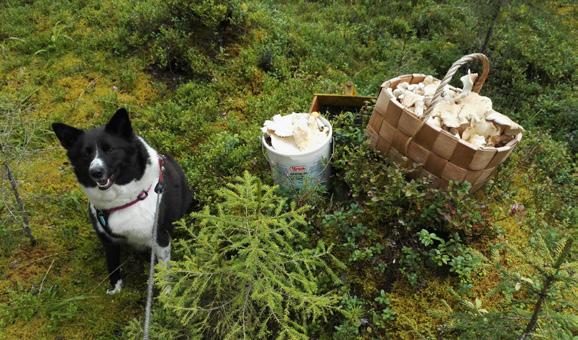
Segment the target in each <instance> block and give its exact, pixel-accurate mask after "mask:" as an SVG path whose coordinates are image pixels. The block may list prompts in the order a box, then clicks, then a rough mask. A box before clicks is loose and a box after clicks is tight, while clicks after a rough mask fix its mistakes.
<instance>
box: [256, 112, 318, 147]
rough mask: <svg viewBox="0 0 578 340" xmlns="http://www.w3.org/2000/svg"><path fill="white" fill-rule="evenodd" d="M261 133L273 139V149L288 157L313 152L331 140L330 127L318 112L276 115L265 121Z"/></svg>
mask: <svg viewBox="0 0 578 340" xmlns="http://www.w3.org/2000/svg"><path fill="white" fill-rule="evenodd" d="M261 131H263V133H264V134H265V135H266V136H269V137H270V138H271V143H270V145H271V147H272V148H273V149H275V150H276V151H278V152H280V153H283V154H288V155H294V154H300V153H305V152H308V151H312V150H313V149H315V148H317V147H318V146H320V145H321V144H323V143H325V142H326V141H327V139H328V138H329V127H328V126H326V125H325V124H324V122H323V121H322V120H321V119H320V115H319V113H318V112H313V113H295V112H294V113H291V114H288V115H285V116H281V115H275V116H273V118H272V119H271V120H266V121H265V123H264V124H263V127H262V128H261Z"/></svg>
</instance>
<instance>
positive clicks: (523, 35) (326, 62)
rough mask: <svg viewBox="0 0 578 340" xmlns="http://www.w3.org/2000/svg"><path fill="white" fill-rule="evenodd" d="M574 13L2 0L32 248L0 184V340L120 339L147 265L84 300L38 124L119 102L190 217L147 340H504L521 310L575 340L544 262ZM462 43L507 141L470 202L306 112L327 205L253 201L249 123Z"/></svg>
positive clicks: (224, 0)
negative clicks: (510, 133)
mask: <svg viewBox="0 0 578 340" xmlns="http://www.w3.org/2000/svg"><path fill="white" fill-rule="evenodd" d="M577 11H578V7H576V4H574V3H573V2H566V1H560V2H551V1H508V2H502V1H492V0H487V1H480V2H468V1H454V2H442V1H430V0H428V1H419V2H416V1H405V2H401V1H399V2H398V1H395V2H393V1H391V2H385V3H384V2H381V1H358V2H348V3H347V4H345V3H339V2H330V1H322V2H308V1H295V2H283V1H272V2H260V1H244V2H241V1H237V0H202V1H181V0H170V1H160V0H146V1H139V2H131V1H126V0H122V1H111V0H106V1H96V0H85V1H73V0H67V1H49V0H37V1H22V0H8V1H3V2H2V3H0V114H1V115H0V144H2V154H1V156H2V161H4V160H7V161H8V162H9V164H10V165H11V167H12V169H13V173H14V175H15V177H16V179H17V180H18V184H19V185H18V190H19V192H20V194H21V196H22V200H23V202H24V205H25V209H26V212H27V213H28V214H29V216H30V224H31V227H32V231H33V233H34V235H35V236H36V238H37V239H38V244H37V245H36V246H31V245H30V244H29V243H28V242H26V239H25V238H24V236H22V235H23V234H22V219H21V216H20V213H21V212H20V211H19V208H18V207H17V204H16V202H15V199H14V197H13V194H12V191H11V189H10V185H9V182H8V180H7V178H6V176H5V175H6V174H5V173H4V172H0V174H1V176H0V193H1V194H2V199H1V200H0V247H2V248H1V249H0V275H1V276H0V338H7V339H20V338H57V337H63V338H103V339H110V338H139V337H141V336H142V333H141V332H142V331H141V328H142V313H143V310H144V294H145V287H146V283H145V280H146V269H145V268H147V266H148V265H147V261H146V258H147V256H141V255H140V254H138V253H130V254H129V255H128V256H127V258H125V259H123V265H124V267H125V269H126V270H125V272H126V273H127V276H128V277H127V278H126V280H125V281H126V282H127V287H125V289H123V292H122V293H121V294H120V295H118V296H114V297H110V296H107V295H106V294H105V293H104V292H105V287H104V285H105V284H106V283H105V282H106V281H107V278H106V274H105V273H106V270H105V264H104V255H103V253H102V251H101V250H100V245H99V243H98V241H97V239H96V237H94V234H93V232H92V230H91V228H90V226H89V223H88V220H87V218H86V217H85V211H86V199H85V197H84V196H83V195H82V193H81V191H80V190H79V189H78V188H77V186H76V183H75V179H74V178H73V175H72V171H71V169H70V166H69V164H68V163H67V161H66V160H65V155H64V152H63V151H62V150H61V149H60V148H59V147H58V143H57V141H56V139H55V138H54V137H53V136H52V134H51V133H50V131H49V130H48V126H49V123H50V122H53V121H64V122H67V123H69V124H72V125H75V126H82V127H89V126H93V125H96V124H102V123H103V122H105V121H106V120H107V119H108V118H109V116H110V114H111V113H112V112H114V111H115V110H116V108H117V107H119V106H124V107H127V108H128V109H129V111H130V112H131V118H132V119H133V122H134V126H135V130H136V131H138V133H139V134H140V135H141V136H142V137H144V138H145V139H146V140H147V141H148V142H149V144H151V145H152V146H154V147H155V148H157V149H158V150H159V151H161V152H162V153H167V154H170V155H172V156H174V158H175V159H177V160H178V161H179V162H180V164H181V165H182V166H183V168H184V170H185V173H186V175H187V179H188V181H189V184H190V185H191V187H192V188H193V190H194V196H195V199H196V200H197V201H198V202H199V204H200V207H205V208H204V210H201V211H197V212H195V213H193V214H192V215H191V216H188V217H187V218H185V219H183V220H182V221H181V222H179V225H180V228H178V230H179V231H178V233H177V237H176V239H175V242H174V250H175V256H174V260H175V261H174V262H173V264H172V267H170V268H164V269H163V268H159V270H160V271H159V273H158V275H157V283H158V286H159V288H160V289H159V290H160V293H159V295H158V298H157V299H156V300H155V304H154V307H153V324H152V327H151V335H152V338H158V339H168V338H180V339H182V338H185V339H186V338H199V337H201V338H202V337H205V338H221V337H229V338H241V337H246V338H257V337H260V338H267V337H279V338H305V337H315V338H322V339H327V338H338V339H356V338H362V339H372V338H404V339H414V338H480V337H481V338H486V337H494V338H500V339H510V338H511V339H514V338H519V337H520V336H521V335H522V333H523V332H525V330H526V326H527V325H528V324H529V323H530V320H531V319H532V313H533V311H534V309H535V306H536V305H537V302H538V301H539V300H540V298H541V297H544V298H545V299H546V302H545V303H544V304H543V307H542V308H541V310H540V313H539V318H538V321H537V324H536V328H535V334H536V336H540V337H544V338H568V339H570V338H572V337H575V336H576V335H577V334H578V322H577V320H576V315H577V314H578V311H577V310H576V305H577V303H576V302H577V301H578V299H577V297H576V288H575V287H576V270H577V268H576V265H575V263H576V252H575V251H569V252H567V253H564V249H565V245H566V244H568V242H569V241H568V240H573V239H575V238H576V225H577V224H578V223H577V222H578V211H577V209H576V201H577V195H576V194H577V193H576V187H577V186H576V184H577V183H576V157H575V156H576V152H577V150H578V149H577V144H576V128H577V126H576V124H577V118H576V117H577V116H576V111H577V109H578V102H577V98H576V96H575V89H574V87H575V85H574V83H575V81H576V70H577V69H578V68H577V58H576V51H577V50H578V46H577V44H578V40H576V39H575V36H576V29H577V28H578V26H577V25H578V23H577V22H576V18H577ZM494 18H495V22H494V21H493V20H494ZM493 22H494V23H493ZM492 23H493V24H492ZM490 28H491V34H489V35H488V29H490ZM487 37H489V40H488V39H487ZM483 46H486V50H485V51H484V52H485V53H486V54H487V55H488V56H489V58H490V62H491V71H490V75H489V78H488V80H487V82H486V84H485V85H484V88H483V90H482V94H485V95H487V96H489V97H490V98H491V99H492V100H493V103H494V107H495V108H496V109H497V110H498V111H500V112H502V113H505V114H507V115H508V116H511V117H512V118H514V119H515V120H516V121H517V122H519V123H520V124H522V125H523V126H524V127H525V128H526V131H525V132H524V138H523V140H522V142H521V143H520V144H519V145H518V146H517V147H516V150H515V151H514V153H513V154H512V155H511V156H510V159H509V160H508V161H507V162H506V163H504V164H503V165H502V166H501V167H500V168H499V169H498V171H497V172H496V173H495V174H494V176H493V178H492V179H491V180H490V181H489V182H488V183H487V184H486V185H485V186H484V187H483V189H482V190H480V191H479V192H477V193H475V194H470V193H469V185H468V184H467V183H452V184H451V185H450V188H449V189H448V190H447V191H440V190H437V189H433V188H431V186H430V183H429V181H428V179H416V180H411V179H409V178H408V176H407V174H406V173H405V172H404V171H403V170H402V169H399V168H398V167H397V166H396V165H395V164H393V163H392V162H391V161H390V160H389V159H388V158H386V157H384V156H382V155H380V154H378V153H376V152H375V151H374V150H373V149H372V148H371V147H370V145H369V144H367V143H366V136H365V133H364V129H365V124H366V122H367V120H368V116H369V114H370V113H371V110H372V105H373V104H372V103H367V105H366V106H365V107H364V108H362V109H361V110H359V111H358V112H357V111H355V112H349V111H346V112H331V113H330V112H322V114H325V115H326V116H327V117H328V119H329V120H330V121H331V123H332V124H333V127H334V142H335V153H334V155H333V158H332V171H333V176H332V179H331V183H330V186H329V188H328V189H327V190H325V191H322V190H321V191H318V192H308V193H302V194H300V195H299V194H298V195H291V196H286V195H285V193H283V192H281V191H279V190H277V189H275V188H274V187H272V186H271V185H272V179H271V174H270V169H269V166H268V164H267V161H266V159H265V157H263V154H262V149H261V145H260V140H259V135H260V130H259V127H260V126H261V124H262V122H263V120H264V119H267V118H270V117H271V116H272V115H274V114H277V113H288V112H292V111H297V112H299V111H306V110H307V108H308V107H309V104H310V102H311V99H312V95H313V93H316V92H324V93H339V92H341V91H342V89H343V87H344V84H345V83H346V82H347V81H352V82H353V83H354V84H355V86H356V87H357V92H358V93H359V94H362V95H375V94H376V93H377V90H378V88H379V85H380V84H381V83H382V82H383V81H384V80H386V79H389V78H393V77H395V76H397V75H400V74H405V73H417V72H419V73H427V74H433V75H434V76H436V77H437V78H441V77H443V75H444V74H445V72H446V70H447V68H448V67H449V66H450V65H451V64H452V63H453V62H454V61H455V60H456V59H458V58H459V57H461V56H462V55H464V54H468V53H471V52H478V51H480V49H481V48H482V47H483ZM470 67H471V68H472V70H473V71H476V70H478V68H479V66H478V65H470ZM456 79H457V77H456ZM456 79H454V81H456ZM2 171H4V170H2ZM246 171H249V172H250V174H249V173H246ZM240 176H242V177H240ZM200 207H199V208H200ZM570 244H572V243H571V242H570ZM574 249H575V245H574ZM562 255H563V256H562ZM560 258H562V260H561V263H560V265H559V266H557V262H558V259H560ZM168 287H171V288H170V289H169V288H168Z"/></svg>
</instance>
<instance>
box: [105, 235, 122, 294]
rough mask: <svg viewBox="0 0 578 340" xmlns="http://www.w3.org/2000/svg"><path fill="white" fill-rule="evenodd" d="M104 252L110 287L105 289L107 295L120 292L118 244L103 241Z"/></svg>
mask: <svg viewBox="0 0 578 340" xmlns="http://www.w3.org/2000/svg"><path fill="white" fill-rule="evenodd" d="M103 246H104V252H105V253H106V267H107V269H108V278H109V280H110V288H109V289H107V290H106V293H107V294H108V295H114V294H117V293H120V291H121V289H122V278H121V275H120V274H121V273H120V246H119V245H117V244H114V243H112V242H103Z"/></svg>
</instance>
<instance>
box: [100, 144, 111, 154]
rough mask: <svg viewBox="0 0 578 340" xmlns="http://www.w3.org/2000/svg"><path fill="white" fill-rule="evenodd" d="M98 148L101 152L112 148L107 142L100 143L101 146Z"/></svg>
mask: <svg viewBox="0 0 578 340" xmlns="http://www.w3.org/2000/svg"><path fill="white" fill-rule="evenodd" d="M100 148H101V149H102V152H105V153H108V152H110V151H111V150H112V148H111V147H110V145H108V144H102V146H101V147H100Z"/></svg>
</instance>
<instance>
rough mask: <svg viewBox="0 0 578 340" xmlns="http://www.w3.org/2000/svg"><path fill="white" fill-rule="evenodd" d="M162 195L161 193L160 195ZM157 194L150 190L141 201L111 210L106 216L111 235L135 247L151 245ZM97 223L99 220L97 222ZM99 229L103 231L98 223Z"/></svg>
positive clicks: (141, 247)
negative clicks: (147, 195)
mask: <svg viewBox="0 0 578 340" xmlns="http://www.w3.org/2000/svg"><path fill="white" fill-rule="evenodd" d="M161 197H162V195H161ZM156 201H157V194H156V193H155V192H154V191H153V190H151V192H150V193H149V197H147V198H146V199H145V200H143V201H139V202H138V203H136V204H134V205H132V206H130V207H128V208H124V209H121V210H117V211H114V212H112V213H111V214H110V215H109V217H108V221H107V224H108V228H109V230H110V232H111V233H112V234H113V235H116V236H121V237H122V240H123V241H125V242H127V243H128V244H130V245H131V246H133V247H135V248H140V249H143V248H148V247H151V245H152V231H153V224H154V220H155V217H156V216H155V212H156ZM97 223H99V222H97ZM98 228H99V231H101V232H105V230H104V228H102V226H101V225H100V224H99V225H98Z"/></svg>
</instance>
